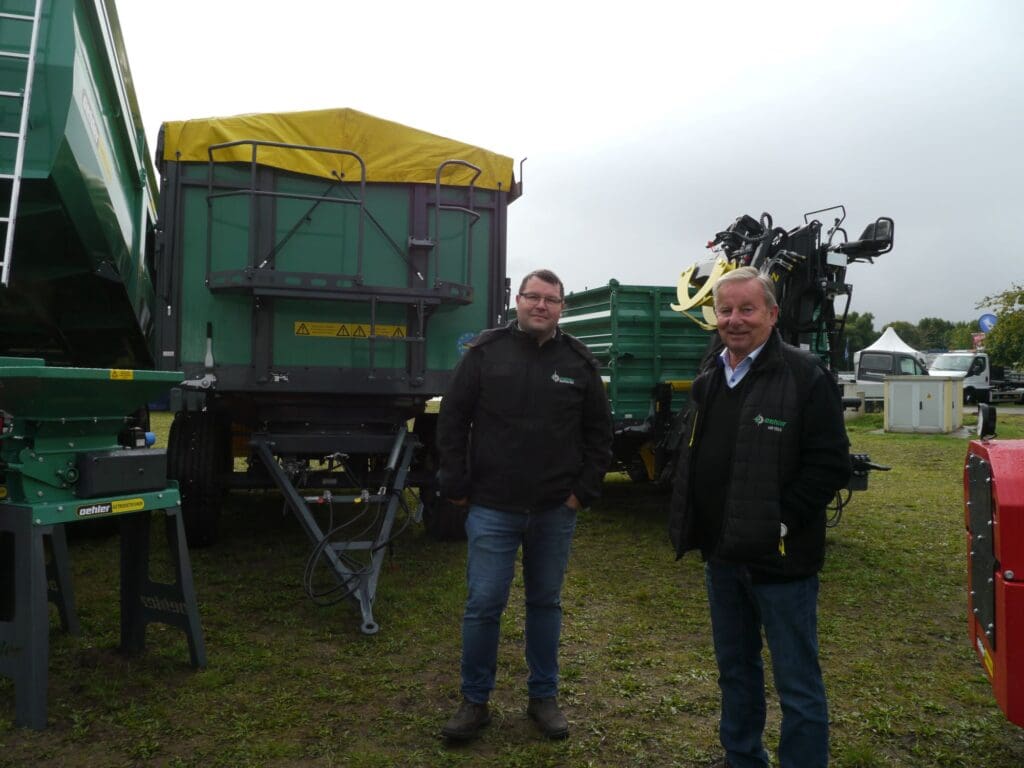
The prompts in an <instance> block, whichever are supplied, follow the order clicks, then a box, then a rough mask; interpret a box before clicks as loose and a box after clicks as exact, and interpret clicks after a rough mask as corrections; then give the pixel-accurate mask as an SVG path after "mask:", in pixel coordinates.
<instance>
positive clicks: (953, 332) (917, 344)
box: [844, 284, 1024, 370]
mask: <svg viewBox="0 0 1024 768" xmlns="http://www.w3.org/2000/svg"><path fill="white" fill-rule="evenodd" d="M977 307H978V309H985V310H987V311H989V312H991V313H992V314H994V315H995V316H996V324H995V326H994V327H993V328H992V329H991V330H990V331H989V332H988V333H987V334H986V335H985V342H984V346H985V351H986V352H988V354H989V356H990V357H991V358H992V362H993V363H994V364H996V365H1004V366H1007V367H1011V368H1018V369H1019V368H1024V284H1013V285H1012V286H1011V287H1010V288H1008V289H1007V290H1005V291H1003V292H1002V293H997V294H994V295H992V296H986V297H985V298H984V299H982V300H981V301H979V302H978V304H977ZM889 327H892V328H893V329H894V330H895V331H896V333H898V334H899V336H900V338H901V339H903V340H904V341H905V342H907V344H909V345H910V346H912V347H913V348H914V349H918V350H921V351H922V352H926V351H929V350H948V349H971V348H973V346H974V334H976V333H978V332H979V330H980V329H979V327H978V321H977V320H976V319H975V320H961V321H959V322H951V321H949V320H943V319H941V318H938V317H923V318H921V319H920V320H918V321H917V322H916V323H911V322H907V321H905V320H896V321H895V322H892V323H886V324H885V325H883V326H882V327H881V328H879V329H876V328H875V317H874V315H873V314H871V313H870V312H864V313H860V312H850V313H849V315H847V318H846V333H845V336H846V341H845V342H844V344H845V349H844V356H845V358H844V359H845V364H846V366H847V370H850V369H852V368H853V354H854V353H855V352H857V351H859V350H861V349H864V347H867V346H869V345H871V344H872V342H874V341H875V340H876V339H877V338H878V337H879V336H880V335H881V334H882V332H883V331H885V329H886V328H889Z"/></svg>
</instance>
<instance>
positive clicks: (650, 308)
mask: <svg viewBox="0 0 1024 768" xmlns="http://www.w3.org/2000/svg"><path fill="white" fill-rule="evenodd" d="M675 302H676V289H675V287H674V286H646V285H621V284H619V283H618V281H616V280H612V281H610V282H609V283H608V285H606V286H602V287H600V288H594V289H591V290H588V291H581V292H578V293H571V294H569V295H568V296H566V306H565V310H564V312H563V315H562V321H561V325H562V327H563V328H564V329H565V330H566V331H568V332H569V333H571V334H573V335H574V336H577V337H578V338H579V339H580V340H581V341H583V342H584V343H585V344H586V345H587V347H588V348H589V349H590V350H591V351H592V352H593V353H594V355H595V356H596V357H597V359H598V360H599V361H600V363H601V375H602V377H603V378H604V380H605V383H606V387H607V391H608V399H609V401H610V402H611V407H612V414H613V416H614V418H615V421H616V422H617V423H619V424H622V423H639V422H642V421H643V420H644V419H646V418H647V416H648V415H649V412H650V409H651V407H652V398H653V396H654V390H655V387H656V386H657V385H658V384H662V383H667V382H679V383H680V384H683V385H685V383H687V382H691V381H692V380H693V377H694V376H695V375H696V372H697V367H698V365H699V363H700V360H701V358H702V357H703V355H704V353H705V351H706V349H707V346H708V340H709V337H710V333H709V332H708V331H705V330H703V329H701V328H700V327H699V326H698V325H697V324H696V323H694V322H693V321H692V320H690V319H689V318H687V317H684V316H683V315H682V314H680V313H678V312H676V311H674V310H673V309H671V306H670V305H671V304H673V303H675ZM685 400H686V393H685V390H680V391H677V392H676V393H675V394H674V396H673V406H672V407H673V411H674V410H677V409H678V408H680V407H681V406H682V404H683V403H684V402H685Z"/></svg>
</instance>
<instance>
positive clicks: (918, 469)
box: [0, 416, 1024, 768]
mask: <svg viewBox="0 0 1024 768" xmlns="http://www.w3.org/2000/svg"><path fill="white" fill-rule="evenodd" d="M163 426H164V427H165V426H166V425H163ZM880 426H881V423H880V417H873V416H867V417H863V418H862V419H859V420H857V421H854V422H851V423H850V425H849V429H850V434H851V440H852V442H853V447H854V450H856V451H858V452H864V453H869V454H871V456H872V458H873V459H875V460H876V461H878V462H880V463H883V464H888V465H891V466H892V467H893V469H892V471H891V472H887V473H874V474H873V475H872V478H871V489H870V490H869V491H867V492H865V493H860V494H857V495H855V497H854V499H853V503H852V504H851V505H850V506H849V507H848V508H847V509H846V511H845V513H844V516H843V520H842V522H841V524H840V525H839V526H838V527H837V528H835V529H832V530H831V531H830V532H829V537H828V542H829V543H828V560H827V564H826V568H825V571H824V572H823V574H822V592H821V611H820V623H821V648H822V663H823V666H824V670H825V677H826V685H827V686H828V690H829V698H830V706H831V715H832V750H833V765H835V766H838V767H839V768H881V767H883V766H921V768H925V767H927V768H934V767H935V766H942V767H943V768H954V767H959V766H962V767H963V768H967V767H968V766H971V767H973V766H979V765H984V766H987V768H1012V767H1015V766H1020V765H1024V730H1022V729H1019V728H1017V727H1015V726H1013V725H1011V724H1009V723H1008V722H1007V721H1006V720H1005V719H1004V718H1003V716H1002V714H1001V712H1000V711H999V709H998V707H997V705H996V703H995V701H994V698H993V696H992V691H991V689H990V687H989V684H988V681H987V680H986V678H985V676H984V674H983V672H982V670H981V666H980V665H979V663H978V662H977V660H976V658H975V656H974V653H973V651H972V649H971V648H970V646H969V644H968V641H967V623H966V618H965V612H966V611H965V602H966V600H965V594H964V592H965V587H964V583H965V579H966V576H965V572H966V566H965V562H966V555H965V551H964V543H965V542H964V524H963V510H962V485H961V484H962V474H961V473H962V466H963V460H964V456H965V453H966V447H967V444H966V440H965V439H964V437H962V436H960V437H954V436H922V435H885V434H881V433H880V432H879V429H880ZM1000 433H1001V436H1005V437H1021V436H1024V417H1020V416H1004V417H1002V418H1001V426H1000ZM665 502H666V499H665V498H664V497H663V496H661V495H659V494H657V493H656V492H654V491H653V490H652V489H649V488H645V487H643V486H634V485H632V484H631V483H629V482H628V481H625V480H624V479H623V478H621V477H618V476H612V477H610V478H609V481H608V483H607V485H606V493H605V497H604V500H603V501H602V502H601V503H600V504H599V505H598V506H596V507H595V508H594V509H592V510H590V511H588V512H585V513H583V514H582V515H581V518H580V521H579V526H578V532H577V537H576V542H575V548H574V553H573V557H572V561H571V564H570V570H569V575H568V579H567V583H566V588H565V595H564V603H565V629H564V644H563V651H562V667H563V684H562V699H563V702H564V704H565V705H566V709H567V712H568V715H569V718H570V721H571V723H572V726H573V731H572V733H571V735H570V738H569V739H568V740H567V741H565V742H561V743H550V742H547V741H545V740H544V739H542V738H541V737H540V736H539V735H538V734H537V732H536V731H535V729H534V727H533V726H532V724H531V723H530V722H529V721H528V719H527V718H526V716H525V713H524V708H525V695H526V694H525V677H526V670H525V663H524V661H523V658H522V651H523V629H522V618H523V608H522V583H521V580H519V579H517V580H516V583H515V584H514V585H513V594H512V598H511V600H510V605H509V610H508V613H507V616H506V620H505V622H504V625H503V630H502V645H501V653H500V657H499V666H498V689H497V691H496V692H495V695H494V699H493V708H494V723H493V724H492V725H491V727H490V728H489V729H488V730H487V732H485V734H484V736H483V737H482V738H481V739H480V740H478V741H476V742H474V743H471V744H469V745H466V746H463V747H459V748H449V747H447V746H445V745H444V744H443V743H442V741H441V740H440V739H439V737H438V729H439V727H440V725H441V723H442V722H443V721H444V719H445V718H446V717H447V716H448V715H449V714H450V713H451V711H453V710H454V707H455V706H456V704H457V702H458V699H459V693H458V664H459V625H460V619H461V608H462V601H463V599H464V593H465V588H464V585H463V571H464V546H463V545H460V544H442V543H437V542H433V541H431V540H429V539H428V538H426V537H425V536H424V535H423V533H422V531H421V529H420V528H419V527H417V526H414V527H412V528H410V529H409V531H407V532H406V533H405V535H403V536H402V537H401V538H400V539H399V540H398V541H397V542H396V543H395V546H394V551H393V553H392V555H391V557H390V558H389V560H388V562H387V565H386V566H385V569H384V573H383V574H382V576H381V582H380V588H379V591H378V599H377V604H376V606H375V611H374V612H375V617H376V618H377V620H378V621H379V622H380V624H381V627H382V628H381V632H380V633H379V634H378V635H375V636H372V637H367V636H364V635H362V634H360V633H359V631H358V624H359V615H358V611H357V610H356V608H355V606H354V605H353V604H351V603H348V602H346V603H342V604H339V605H335V606H333V607H329V608H318V607H316V606H315V605H313V604H312V603H311V602H310V601H309V600H308V599H306V598H305V596H304V594H303V591H302V586H301V578H302V573H303V568H304V566H305V562H306V558H307V556H308V554H309V543H308V542H307V541H306V539H305V537H304V536H303V534H302V532H301V531H300V529H299V526H298V525H297V524H296V523H295V522H294V521H293V520H292V519H291V518H290V517H283V516H282V514H281V503H280V500H279V499H278V498H276V497H275V496H274V495H272V494H264V495H257V494H247V493H237V494H233V495H232V496H231V498H230V500H229V502H228V505H227V507H226V509H225V523H226V526H227V531H226V534H227V535H226V537H225V541H224V543H223V544H221V545H219V546H216V547H212V548H209V549H203V550H194V551H193V553H192V557H193V569H194V573H195V579H196V588H197V592H198V595H199V600H200V610H201V613H202V617H203V625H204V629H205V637H206V644H207V651H208V655H209V668H208V669H206V670H204V671H201V672H196V671H194V670H192V669H191V668H190V667H189V665H188V651H187V646H186V644H185V640H184V636H183V635H182V633H181V632H179V631H177V630H174V629H170V628H162V627H160V626H157V625H151V627H150V629H149V631H148V634H147V643H148V644H147V650H146V652H145V653H144V654H142V655H141V656H138V657H135V658H126V657H124V656H122V655H120V654H119V653H117V652H116V650H115V647H116V645H117V642H118V640H119V613H118V610H119V608H118V554H117V551H118V550H117V546H118V541H117V538H116V536H112V535H109V534H103V535H91V536H84V537H76V538H75V540H74V541H72V543H71V550H72V552H71V556H72V566H73V572H74V582H75V588H76V597H77V600H78V614H79V618H80V621H81V624H82V632H81V635H80V636H79V637H69V636H67V635H65V634H64V633H63V632H61V631H60V630H59V628H58V625H57V620H56V614H55V613H54V614H53V615H52V617H51V622H52V626H53V631H52V633H51V658H50V685H49V695H50V702H49V720H50V727H49V728H48V729H47V730H46V731H43V732H38V733H37V732H32V731H28V730H25V729H20V728H16V727H14V726H13V725H12V724H11V721H12V718H13V714H14V709H13V690H12V687H11V685H10V683H9V682H7V681H0V766H28V765H33V766H90V768H92V767H93V766H143V765H145V766H167V767H168V768H184V767H185V766H204V768H216V767H218V766H223V767H224V768H228V767H230V768H237V767H238V766H296V767H298V766H303V767H306V766H324V767H328V766H353V767H355V768H376V767H377V766H380V767H383V766H466V767H467V768H469V767H470V766H473V767H475V766H495V767H497V766H501V767H502V768H506V767H510V766H511V767H514V766H523V767H524V768H525V767H529V768H533V767H534V766H634V765H649V766H687V767H688V766H703V765H704V764H705V763H707V762H709V761H710V760H711V759H713V758H715V757H717V756H718V754H719V747H718V740H717V717H718V691H717V686H716V682H715V678H716V672H715V667H714V659H713V656H712V651H711V644H710V630H709V625H708V618H707V607H706V601H705V596H704V589H703V577H702V569H701V565H700V563H699V561H698V559H697V558H694V557H687V558H684V559H683V560H682V561H680V562H678V563H677V562H674V561H673V558H672V555H671V552H670V550H669V546H668V543H667V537H666V533H665ZM157 528H159V527H157ZM155 535H156V536H158V537H160V536H162V529H159V530H158V532H157V533H155ZM772 701H774V696H772ZM777 731H778V714H777V708H776V707H774V705H773V706H772V708H771V710H770V715H769V725H768V732H769V733H768V738H769V740H770V741H773V740H775V739H777Z"/></svg>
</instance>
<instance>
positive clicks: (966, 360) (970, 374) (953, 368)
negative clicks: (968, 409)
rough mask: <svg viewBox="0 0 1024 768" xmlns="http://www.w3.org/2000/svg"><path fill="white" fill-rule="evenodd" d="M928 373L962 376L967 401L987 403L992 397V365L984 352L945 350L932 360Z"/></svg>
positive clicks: (932, 374) (931, 374)
mask: <svg viewBox="0 0 1024 768" xmlns="http://www.w3.org/2000/svg"><path fill="white" fill-rule="evenodd" d="M928 375H929V376H950V377H956V378H962V379H963V380H964V402H965V403H987V402H989V400H990V399H991V392H992V366H991V365H990V364H989V360H988V355H987V354H985V353H984V352H974V351H972V350H969V349H968V350H955V351H953V352H943V353H942V354H941V355H939V356H938V357H936V358H935V360H933V361H932V364H931V367H930V368H929V369H928Z"/></svg>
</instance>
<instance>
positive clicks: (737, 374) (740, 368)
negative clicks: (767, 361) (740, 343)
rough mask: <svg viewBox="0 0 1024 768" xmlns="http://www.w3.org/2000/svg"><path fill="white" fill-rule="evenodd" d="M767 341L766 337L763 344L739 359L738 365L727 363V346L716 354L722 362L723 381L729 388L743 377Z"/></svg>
mask: <svg viewBox="0 0 1024 768" xmlns="http://www.w3.org/2000/svg"><path fill="white" fill-rule="evenodd" d="M767 343H768V339H765V340H764V344H761V346H759V347H758V348H757V349H755V350H753V351H752V352H751V353H750V354H749V355H747V356H746V357H744V358H743V359H742V360H740V363H739V365H737V366H736V367H735V368H733V367H732V366H731V365H730V364H729V348H728V347H725V348H724V349H722V351H721V352H720V353H719V354H718V359H719V361H720V362H721V363H722V369H723V371H724V372H725V383H726V385H728V387H729V389H732V388H733V387H735V386H736V385H737V384H739V383H740V382H741V381H743V377H744V376H746V375H747V373H748V372H749V371H750V367H751V366H752V365H753V364H754V360H756V359H757V356H758V355H759V354H761V350H762V349H764V345H765V344H767Z"/></svg>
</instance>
